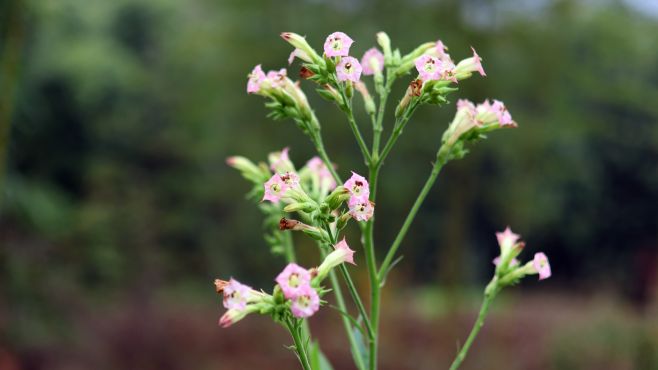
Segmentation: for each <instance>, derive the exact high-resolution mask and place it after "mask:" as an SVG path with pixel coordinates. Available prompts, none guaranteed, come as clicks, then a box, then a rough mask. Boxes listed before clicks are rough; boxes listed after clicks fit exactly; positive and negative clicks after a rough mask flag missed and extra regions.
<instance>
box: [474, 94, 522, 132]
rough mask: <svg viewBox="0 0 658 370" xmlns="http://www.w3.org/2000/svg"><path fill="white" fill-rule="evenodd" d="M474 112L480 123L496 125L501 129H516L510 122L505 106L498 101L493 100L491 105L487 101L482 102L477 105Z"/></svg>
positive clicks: (512, 121)
mask: <svg viewBox="0 0 658 370" xmlns="http://www.w3.org/2000/svg"><path fill="white" fill-rule="evenodd" d="M476 110H477V116H476V118H477V120H478V121H480V122H482V123H485V124H491V123H498V124H499V125H500V126H501V127H505V126H510V127H516V122H514V120H512V115H511V114H510V113H509V111H508V110H507V108H506V107H505V104H503V102H501V101H500V100H494V102H493V104H491V103H490V102H489V100H488V99H487V100H485V101H484V102H482V103H480V104H478V106H477V107H476Z"/></svg>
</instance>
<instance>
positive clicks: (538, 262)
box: [532, 252, 551, 280]
mask: <svg viewBox="0 0 658 370" xmlns="http://www.w3.org/2000/svg"><path fill="white" fill-rule="evenodd" d="M532 266H533V267H534V268H535V270H537V273H538V274H539V280H544V279H548V278H549V277H551V265H550V264H549V263H548V257H546V255H545V254H544V253H542V252H539V253H535V258H534V259H533V260H532Z"/></svg>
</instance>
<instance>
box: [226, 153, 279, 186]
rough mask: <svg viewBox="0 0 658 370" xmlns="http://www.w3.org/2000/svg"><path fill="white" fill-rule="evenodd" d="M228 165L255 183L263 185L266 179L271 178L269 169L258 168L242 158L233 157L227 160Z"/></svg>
mask: <svg viewBox="0 0 658 370" xmlns="http://www.w3.org/2000/svg"><path fill="white" fill-rule="evenodd" d="M226 164H228V165H229V166H231V167H233V168H235V169H236V170H238V171H240V173H241V174H242V177H244V178H245V179H247V180H250V181H252V182H255V183H261V182H263V181H264V179H267V178H269V176H270V173H269V171H268V170H267V169H263V168H261V167H259V166H257V165H256V164H255V163H253V162H252V161H250V160H249V159H247V158H245V157H242V156H232V157H228V158H227V159H226Z"/></svg>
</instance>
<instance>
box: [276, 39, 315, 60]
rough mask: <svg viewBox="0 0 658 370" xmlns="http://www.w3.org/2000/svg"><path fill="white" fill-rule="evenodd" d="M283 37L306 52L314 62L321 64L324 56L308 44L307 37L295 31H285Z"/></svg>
mask: <svg viewBox="0 0 658 370" xmlns="http://www.w3.org/2000/svg"><path fill="white" fill-rule="evenodd" d="M281 37H282V38H283V39H284V40H286V41H287V42H288V43H289V44H290V45H292V46H294V47H295V48H297V49H299V50H300V51H302V52H304V53H306V55H308V57H309V58H310V59H311V60H312V61H313V63H316V64H321V63H322V58H321V57H320V56H319V55H318V53H316V52H315V50H314V49H313V48H312V47H311V45H309V44H308V42H307V41H306V38H304V37H303V36H301V35H298V34H296V33H293V32H283V33H282V34H281Z"/></svg>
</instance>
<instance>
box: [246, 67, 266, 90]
mask: <svg viewBox="0 0 658 370" xmlns="http://www.w3.org/2000/svg"><path fill="white" fill-rule="evenodd" d="M263 81H265V73H264V72H263V69H262V68H261V66H260V64H259V65H257V66H256V67H254V69H253V70H252V71H251V73H250V74H249V81H248V82H247V93H248V94H253V93H257V92H258V91H259V90H260V85H261V83H263Z"/></svg>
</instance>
